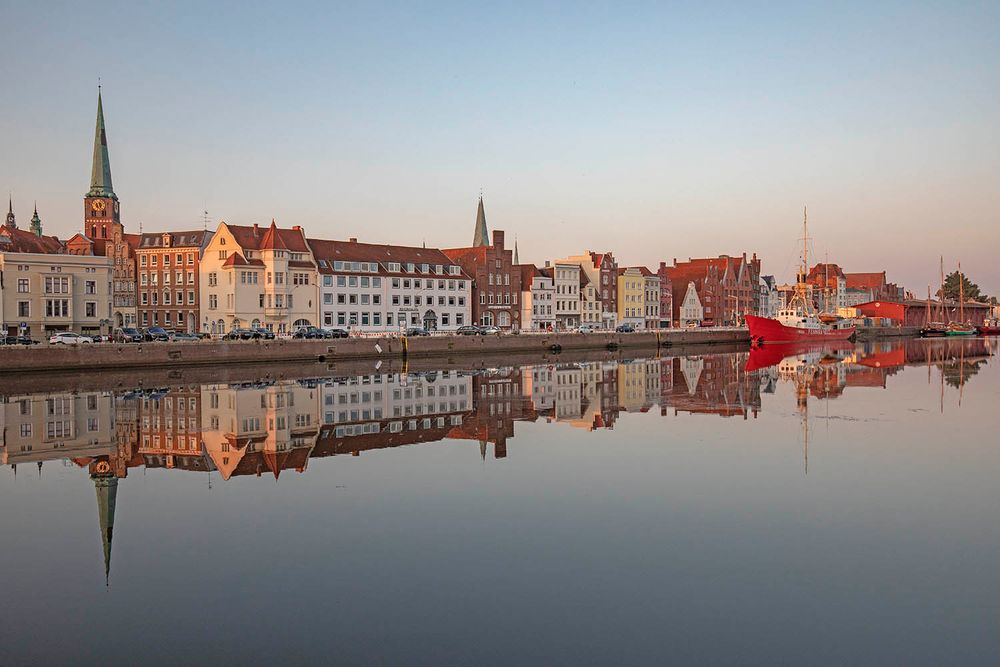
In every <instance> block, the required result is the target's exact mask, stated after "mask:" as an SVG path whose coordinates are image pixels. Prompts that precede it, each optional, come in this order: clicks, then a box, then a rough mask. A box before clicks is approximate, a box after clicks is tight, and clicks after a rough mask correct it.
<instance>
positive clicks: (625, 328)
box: [615, 322, 635, 333]
mask: <svg viewBox="0 0 1000 667" xmlns="http://www.w3.org/2000/svg"><path fill="white" fill-rule="evenodd" d="M615 331H617V332H618V333H635V326H634V325H632V324H628V323H627V322H626V323H625V324H619V325H618V326H617V327H615Z"/></svg>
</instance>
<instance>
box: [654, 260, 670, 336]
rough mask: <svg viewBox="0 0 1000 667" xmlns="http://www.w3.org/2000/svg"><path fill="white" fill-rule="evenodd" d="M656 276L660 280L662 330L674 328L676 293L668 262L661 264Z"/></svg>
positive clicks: (660, 325)
mask: <svg viewBox="0 0 1000 667" xmlns="http://www.w3.org/2000/svg"><path fill="white" fill-rule="evenodd" d="M656 275H657V276H659V278H660V324H659V327H660V328H661V329H669V328H670V327H671V326H673V312H674V293H673V284H672V283H671V282H670V267H668V266H667V263H666V262H660V266H659V268H658V269H657V270H656Z"/></svg>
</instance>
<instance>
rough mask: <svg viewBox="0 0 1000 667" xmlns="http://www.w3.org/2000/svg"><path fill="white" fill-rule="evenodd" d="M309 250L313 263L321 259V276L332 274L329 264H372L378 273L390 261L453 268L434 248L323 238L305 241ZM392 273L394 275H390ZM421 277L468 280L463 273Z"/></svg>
mask: <svg viewBox="0 0 1000 667" xmlns="http://www.w3.org/2000/svg"><path fill="white" fill-rule="evenodd" d="M309 247H310V248H312V252H313V255H314V256H315V257H316V261H317V262H319V261H320V260H323V261H324V262H325V263H326V266H324V265H323V264H320V265H319V268H320V271H321V272H322V273H335V271H334V268H333V262H334V261H337V262H375V263H377V264H379V266H380V272H381V273H383V274H385V273H390V271H389V270H388V265H389V263H390V262H395V263H399V264H415V265H416V266H417V268H418V269H419V268H420V265H421V264H429V265H430V266H432V267H433V266H435V265H437V264H441V265H442V266H454V265H455V261H454V260H453V259H452V258H451V257H449V256H448V255H447V254H445V251H442V250H438V249H437V248H421V247H413V246H401V245H387V244H375V243H358V242H357V241H330V240H325V239H309ZM392 273H395V272H392ZM399 275H407V276H414V275H415V274H413V273H411V272H408V271H401V272H399ZM419 275H421V276H431V275H433V276H434V277H436V278H446V277H452V278H466V279H467V278H468V277H469V276H468V275H466V274H465V272H464V271H463V272H462V274H461V275H454V276H452V275H450V274H448V273H447V272H446V273H444V274H437V273H435V274H424V273H421V274H419Z"/></svg>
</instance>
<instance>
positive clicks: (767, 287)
mask: <svg viewBox="0 0 1000 667" xmlns="http://www.w3.org/2000/svg"><path fill="white" fill-rule="evenodd" d="M759 287H760V307H759V309H758V311H757V315H759V316H760V317H774V316H775V315H777V314H778V309H779V308H780V307H781V297H780V295H779V294H778V284H777V282H775V280H774V276H761V277H760V284H759Z"/></svg>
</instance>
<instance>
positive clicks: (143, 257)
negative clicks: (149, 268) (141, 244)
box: [139, 255, 146, 266]
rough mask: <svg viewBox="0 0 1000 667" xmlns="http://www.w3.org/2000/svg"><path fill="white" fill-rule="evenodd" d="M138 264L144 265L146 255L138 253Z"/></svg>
mask: <svg viewBox="0 0 1000 667" xmlns="http://www.w3.org/2000/svg"><path fill="white" fill-rule="evenodd" d="M139 266H146V256H145V255H140V256H139Z"/></svg>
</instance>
